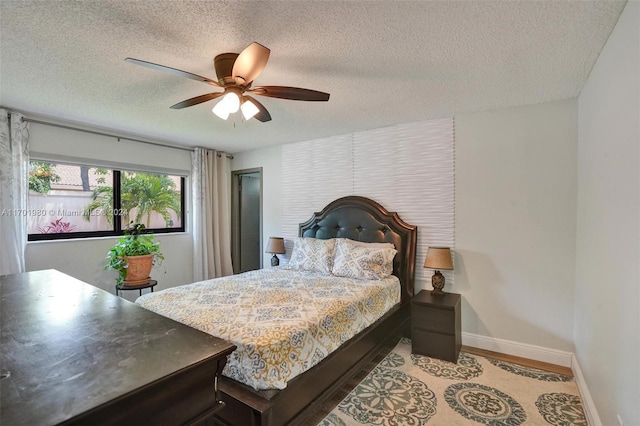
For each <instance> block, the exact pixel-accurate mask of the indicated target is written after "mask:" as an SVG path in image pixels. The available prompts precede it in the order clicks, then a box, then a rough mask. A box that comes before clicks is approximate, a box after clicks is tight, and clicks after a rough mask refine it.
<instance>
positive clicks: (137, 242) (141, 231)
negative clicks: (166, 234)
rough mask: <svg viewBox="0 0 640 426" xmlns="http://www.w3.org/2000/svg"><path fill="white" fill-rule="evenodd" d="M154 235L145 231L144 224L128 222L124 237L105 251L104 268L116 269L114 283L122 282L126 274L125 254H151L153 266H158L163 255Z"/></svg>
mask: <svg viewBox="0 0 640 426" xmlns="http://www.w3.org/2000/svg"><path fill="white" fill-rule="evenodd" d="M154 238H155V237H154V235H153V234H151V233H145V226H144V225H143V224H141V223H135V224H134V223H133V222H131V223H130V224H129V228H127V230H126V231H125V235H124V237H122V238H120V239H118V242H117V243H116V244H115V245H114V246H113V247H111V248H110V249H109V251H108V252H107V264H106V265H105V267H104V269H106V270H114V271H118V278H117V279H116V284H118V285H120V284H122V281H123V280H124V279H125V277H126V276H127V268H128V267H129V265H128V264H127V260H126V257H127V256H142V255H145V254H153V255H154V257H153V266H154V267H155V266H158V265H160V264H161V263H162V261H163V260H164V255H163V254H162V252H161V251H160V243H159V242H157V241H155V239H154Z"/></svg>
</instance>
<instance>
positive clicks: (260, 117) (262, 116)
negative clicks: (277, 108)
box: [244, 95, 271, 123]
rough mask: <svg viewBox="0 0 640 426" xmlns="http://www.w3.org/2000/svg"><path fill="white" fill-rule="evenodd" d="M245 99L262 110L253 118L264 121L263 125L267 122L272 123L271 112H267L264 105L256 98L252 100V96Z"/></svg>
mask: <svg viewBox="0 0 640 426" xmlns="http://www.w3.org/2000/svg"><path fill="white" fill-rule="evenodd" d="M244 97H245V98H247V99H249V100H250V101H251V102H252V103H253V104H254V105H255V106H256V107H257V108H258V109H259V110H260V111H259V112H258V113H257V114H256V115H254V116H253V118H255V119H256V120H258V121H262V122H263V123H264V122H265V121H271V114H269V111H267V109H266V108H265V107H264V105H262V104H261V103H260V102H258V101H257V100H256V99H255V98H252V97H251V96H247V95H244Z"/></svg>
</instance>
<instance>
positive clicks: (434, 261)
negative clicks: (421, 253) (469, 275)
mask: <svg viewBox="0 0 640 426" xmlns="http://www.w3.org/2000/svg"><path fill="white" fill-rule="evenodd" d="M424 267H425V268H431V269H453V262H452V261H451V250H450V249H449V247H429V250H427V258H426V259H425V261H424Z"/></svg>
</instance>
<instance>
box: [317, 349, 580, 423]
mask: <svg viewBox="0 0 640 426" xmlns="http://www.w3.org/2000/svg"><path fill="white" fill-rule="evenodd" d="M579 395H580V394H579V392H578V387H577V385H576V383H575V382H574V381H573V378H571V377H568V376H564V375H562V374H556V373H549V372H546V371H542V370H538V369H535V368H529V367H523V366H520V365H516V364H511V363H508V362H503V361H497V360H494V359H490V358H485V357H482V356H478V355H470V354H467V353H464V352H463V353H461V354H460V358H459V359H458V363H457V364H453V363H450V362H447V361H441V360H438V359H435V358H429V357H426V356H422V355H413V354H411V340H409V339H402V340H401V341H400V342H399V343H398V345H397V346H396V347H395V348H394V349H393V351H391V352H390V353H389V354H388V355H387V356H386V357H385V358H384V359H383V360H382V362H380V364H378V365H377V366H376V368H374V369H373V371H371V373H369V375H368V376H367V377H365V379H364V380H362V382H360V383H359V384H358V386H357V387H356V388H355V389H354V390H353V391H352V392H351V393H350V394H349V395H347V397H346V398H345V399H344V400H342V402H341V403H340V404H339V405H338V406H337V407H336V408H335V409H334V410H333V411H332V412H331V413H330V414H329V415H328V416H327V417H325V418H324V419H323V420H322V422H320V424H319V426H354V425H358V426H360V425H380V426H405V425H406V426H418V425H426V424H428V425H447V426H449V425H467V424H476V423H482V424H486V425H493V426H502V425H513V426H516V425H549V424H551V425H584V426H586V425H587V421H586V418H585V415H584V411H583V409H582V402H581V400H580V396H579Z"/></svg>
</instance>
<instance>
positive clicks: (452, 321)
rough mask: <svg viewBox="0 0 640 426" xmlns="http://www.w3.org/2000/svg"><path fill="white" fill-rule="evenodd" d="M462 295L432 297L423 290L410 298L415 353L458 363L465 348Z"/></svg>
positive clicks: (413, 349)
mask: <svg viewBox="0 0 640 426" xmlns="http://www.w3.org/2000/svg"><path fill="white" fill-rule="evenodd" d="M460 317H461V315H460V295H459V294H455V293H445V294H444V295H442V296H432V295H431V292H430V291H427V290H422V291H421V292H419V293H418V294H416V295H415V296H414V297H413V298H412V299H411V344H412V352H413V353H415V354H420V355H426V356H429V357H433V358H439V359H443V360H445V361H451V362H458V355H460V347H461V346H462V337H461V324H460Z"/></svg>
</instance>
